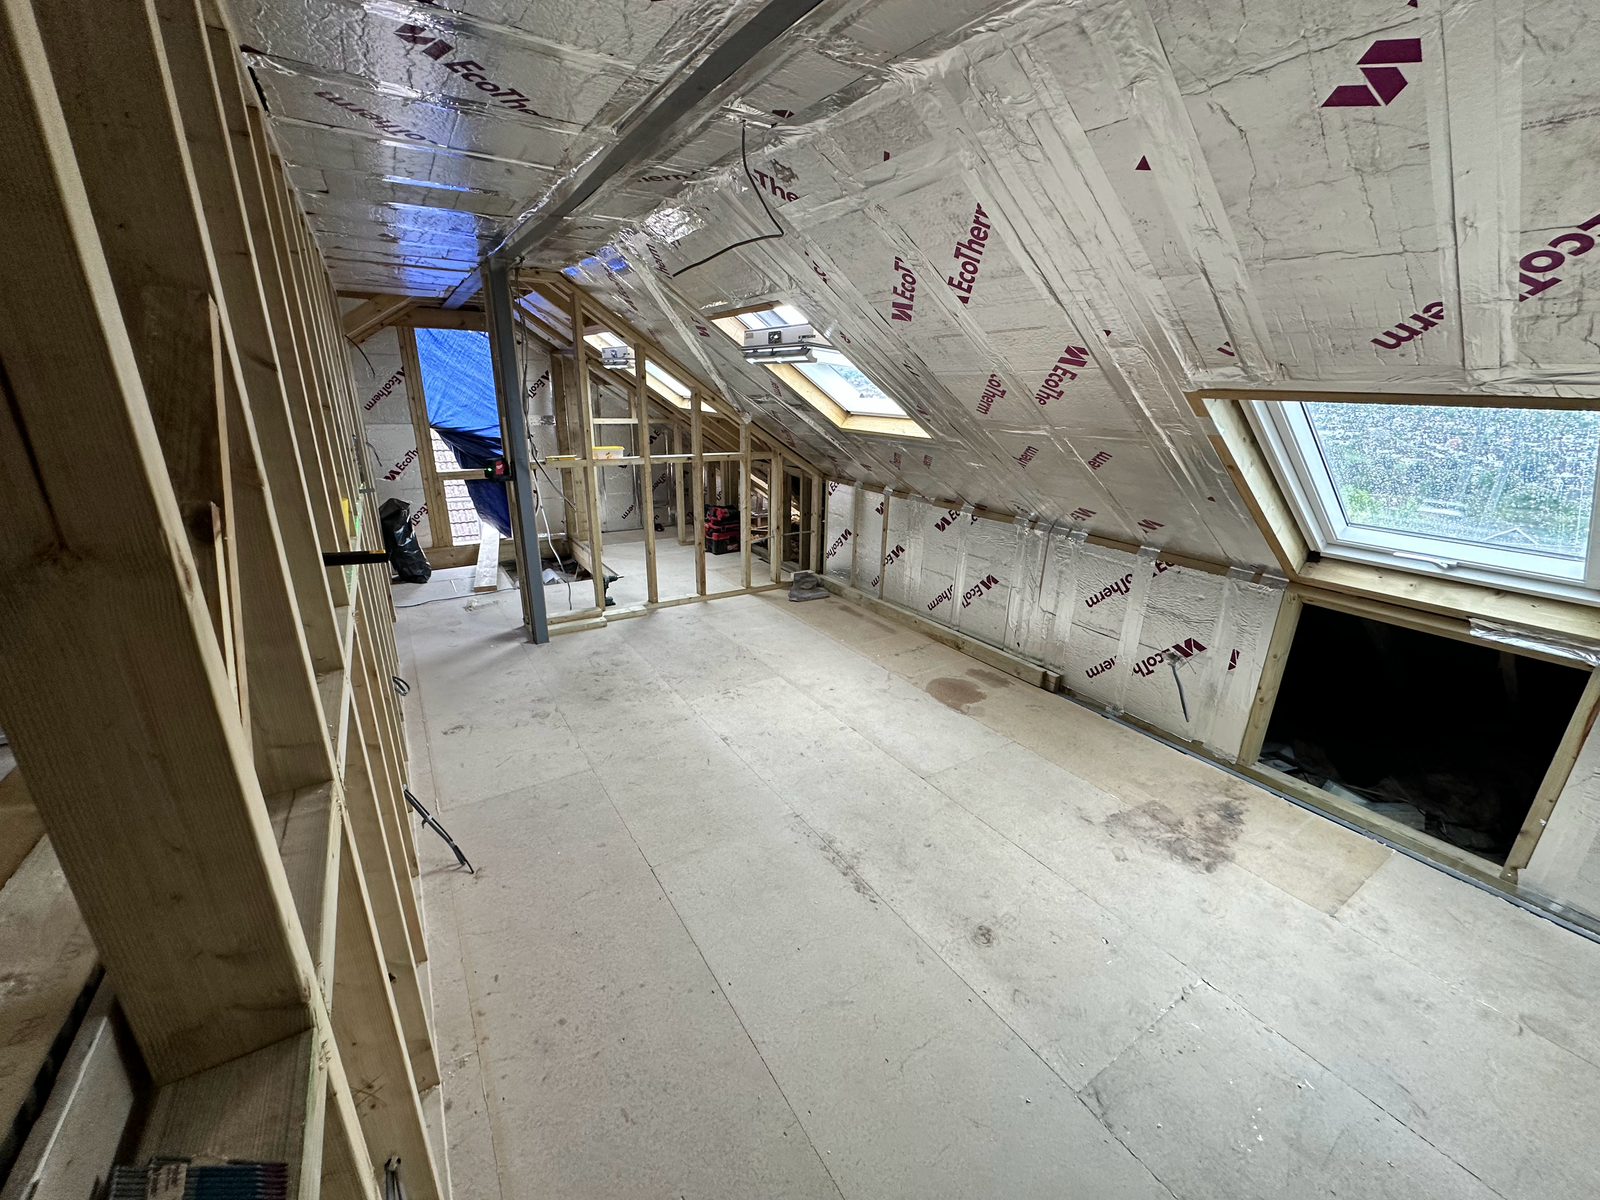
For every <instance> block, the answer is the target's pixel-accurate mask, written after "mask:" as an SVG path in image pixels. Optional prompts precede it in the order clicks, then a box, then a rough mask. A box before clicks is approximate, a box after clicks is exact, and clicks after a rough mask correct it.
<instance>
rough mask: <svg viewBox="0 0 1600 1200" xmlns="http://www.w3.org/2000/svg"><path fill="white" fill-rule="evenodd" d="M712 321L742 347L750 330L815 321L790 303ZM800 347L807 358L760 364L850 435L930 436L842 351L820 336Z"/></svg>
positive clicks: (799, 324)
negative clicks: (849, 432)
mask: <svg viewBox="0 0 1600 1200" xmlns="http://www.w3.org/2000/svg"><path fill="white" fill-rule="evenodd" d="M713 323H714V324H715V325H716V326H717V327H718V328H719V329H721V330H722V331H723V332H724V333H726V334H727V335H728V336H729V337H731V338H733V339H735V340H736V341H738V342H740V343H741V344H743V343H744V341H745V333H746V331H748V330H760V329H793V328H794V327H796V326H810V325H811V319H810V318H809V317H807V316H806V314H805V313H803V312H801V311H800V310H799V309H798V308H796V307H794V305H792V304H774V305H771V306H770V307H767V308H761V309H757V310H754V311H751V312H742V313H738V314H736V315H734V316H732V317H718V318H713ZM801 349H802V350H803V357H799V356H797V357H796V358H795V359H793V360H791V361H783V360H779V361H773V362H763V363H762V365H763V366H764V367H766V369H767V370H769V371H771V372H772V373H773V374H774V375H776V376H777V377H778V378H779V379H781V380H782V381H783V382H784V383H786V384H788V385H789V387H790V388H792V389H793V390H794V391H795V392H796V393H797V394H798V395H799V396H800V398H801V399H802V400H805V401H806V402H807V403H808V404H810V405H811V406H812V407H813V408H815V409H817V410H818V411H819V412H821V413H822V414H823V415H824V416H826V417H827V418H828V419H829V420H830V421H832V422H833V423H834V424H835V425H837V426H839V428H841V429H847V430H849V431H851V432H852V433H885V434H896V435H899V436H901V437H915V438H925V437H927V436H928V434H927V432H926V431H925V430H924V429H923V428H922V426H920V425H919V424H917V422H916V421H915V420H913V419H912V418H911V417H910V416H909V415H908V414H907V413H906V410H905V408H904V407H902V406H901V404H900V403H899V401H897V400H895V398H894V397H892V396H890V395H889V394H888V393H886V392H885V391H883V389H882V388H880V387H878V385H877V384H875V383H874V382H873V381H872V380H871V379H870V378H869V377H868V376H867V374H866V373H865V372H864V371H862V370H861V368H860V367H858V366H857V365H856V364H855V363H853V362H851V361H850V359H849V357H848V356H847V355H846V354H844V352H843V351H841V350H839V349H837V348H836V347H834V346H833V345H832V344H831V343H829V342H828V341H826V340H825V339H823V338H822V337H820V336H815V337H812V336H809V335H808V337H807V339H806V341H805V343H804V346H803V347H802V348H801Z"/></svg>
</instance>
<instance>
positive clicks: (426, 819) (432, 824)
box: [397, 785, 477, 1161]
mask: <svg viewBox="0 0 1600 1200" xmlns="http://www.w3.org/2000/svg"><path fill="white" fill-rule="evenodd" d="M400 790H401V791H402V792H404V793H405V797H406V803H407V804H409V805H410V806H411V807H412V808H413V809H415V810H416V813H417V815H418V816H419V817H421V818H422V823H423V824H424V825H426V826H427V827H428V828H429V829H431V830H433V831H434V832H435V833H437V834H438V835H439V836H440V837H442V838H443V839H444V841H445V845H447V846H449V847H450V849H451V850H453V851H455V855H456V862H457V863H459V864H460V865H461V866H463V867H465V868H466V869H467V873H468V874H470V875H476V874H477V872H476V871H474V870H473V869H472V864H471V863H469V862H468V861H467V856H466V855H465V854H463V853H461V847H460V846H458V845H456V840H455V838H453V837H451V836H450V835H449V834H448V833H446V832H445V828H444V826H443V825H441V824H439V822H438V821H436V820H435V819H434V816H433V814H432V813H431V812H429V811H428V810H427V809H425V808H423V807H422V805H421V804H419V803H418V802H417V798H416V797H415V796H413V795H412V794H411V789H410V788H408V787H405V786H403V785H402V786H401V788H400ZM397 1161H398V1160H397Z"/></svg>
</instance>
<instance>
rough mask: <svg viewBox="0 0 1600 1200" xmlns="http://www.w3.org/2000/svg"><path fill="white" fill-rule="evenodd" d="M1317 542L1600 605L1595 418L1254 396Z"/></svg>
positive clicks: (1268, 447)
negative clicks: (1598, 593) (1258, 398)
mask: <svg viewBox="0 0 1600 1200" xmlns="http://www.w3.org/2000/svg"><path fill="white" fill-rule="evenodd" d="M1246 411H1247V412H1248V413H1249V416H1250V419H1251V424H1252V426H1253V427H1254V429H1255V431H1256V434H1257V436H1258V437H1259V438H1260V441H1261V445H1262V447H1263V449H1264V450H1265V451H1266V453H1267V457H1268V459H1269V461H1270V462H1271V464H1272V467H1273V470H1274V473H1275V474H1276V476H1277V478H1278V483H1279V484H1280V486H1281V487H1282V488H1283V491H1284V495H1285V498H1286V499H1287V500H1288V501H1289V504H1290V507H1291V508H1292V510H1293V511H1294V513H1295V516H1296V519H1297V521H1298V523H1299V525H1300V527H1301V531H1302V532H1303V533H1304V535H1305V537H1306V541H1307V544H1308V546H1309V547H1310V548H1311V549H1313V550H1315V551H1317V552H1318V553H1319V554H1321V555H1323V556H1325V557H1329V558H1342V559H1347V560H1350V561H1354V562H1362V563H1367V564H1369V565H1373V566H1382V567H1388V568H1392V569H1395V570H1404V571H1411V572H1418V573H1422V574H1432V575H1443V576H1447V577H1451V578H1460V579H1464V580H1468V581H1471V582H1475V583H1484V584H1489V585H1492V586H1498V587H1504V588H1509V589H1512V590H1517V591H1524V592H1529V591H1531V592H1538V593H1543V594H1548V595H1553V596H1560V597H1563V598H1565V599H1569V600H1579V601H1584V602H1589V603H1594V602H1595V601H1596V599H1597V597H1596V595H1595V589H1596V588H1597V587H1600V554H1597V553H1596V550H1595V547H1594V545H1593V541H1594V538H1593V534H1594V531H1595V528H1596V521H1595V513H1594V506H1595V473H1596V459H1597V452H1600V413H1594V412H1580V411H1570V410H1553V409H1537V408H1480V407H1469V406H1455V405H1424V404H1416V405H1411V404H1386V403H1376V404H1375V403H1360V402H1342V401H1341V402H1336V403H1323V402H1314V401H1252V402H1250V403H1249V404H1247V405H1246Z"/></svg>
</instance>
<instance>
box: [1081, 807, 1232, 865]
mask: <svg viewBox="0 0 1600 1200" xmlns="http://www.w3.org/2000/svg"><path fill="white" fill-rule="evenodd" d="M1244 812H1245V809H1244V805H1243V804H1241V803H1239V802H1238V801H1237V800H1218V801H1215V802H1213V803H1209V804H1205V805H1202V806H1201V807H1200V808H1199V809H1197V810H1196V811H1195V813H1194V815H1193V818H1192V819H1186V818H1184V817H1182V816H1180V815H1179V814H1177V813H1176V812H1174V811H1173V810H1172V809H1170V808H1168V807H1167V806H1166V805H1165V804H1163V803H1161V801H1159V800H1150V801H1147V802H1146V803H1144V804H1141V805H1139V806H1138V807H1136V808H1127V809H1123V810H1122V811H1121V812H1114V813H1112V814H1111V815H1110V816H1109V817H1107V818H1106V828H1107V829H1109V830H1111V831H1112V832H1113V833H1118V832H1126V833H1129V834H1131V835H1133V836H1134V837H1136V838H1138V839H1139V840H1140V841H1142V842H1145V843H1147V844H1148V845H1151V846H1154V847H1155V848H1157V849H1158V850H1161V851H1164V852H1165V853H1166V854H1167V855H1169V856H1170V857H1171V858H1172V859H1173V860H1174V861H1175V862H1180V863H1182V864H1183V865H1184V866H1186V867H1193V868H1194V869H1195V870H1197V871H1203V872H1205V873H1206V874H1210V873H1211V872H1212V871H1215V870H1216V869H1217V868H1218V867H1220V866H1221V865H1222V864H1223V863H1225V862H1232V861H1233V846H1234V843H1235V842H1237V841H1238V840H1239V834H1240V833H1241V832H1242V831H1243V829H1244Z"/></svg>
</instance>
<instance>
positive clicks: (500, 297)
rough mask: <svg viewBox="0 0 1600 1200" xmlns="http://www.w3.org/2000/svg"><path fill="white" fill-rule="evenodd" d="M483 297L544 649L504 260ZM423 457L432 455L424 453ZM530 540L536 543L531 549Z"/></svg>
mask: <svg viewBox="0 0 1600 1200" xmlns="http://www.w3.org/2000/svg"><path fill="white" fill-rule="evenodd" d="M483 293H484V302H485V307H486V314H485V315H486V316H487V318H488V326H489V357H490V358H491V359H492V360H493V364H494V390H495V394H496V395H497V396H498V397H499V400H500V445H501V450H502V453H504V455H505V459H506V465H507V466H508V467H510V468H511V488H512V500H513V502H514V505H515V510H516V517H517V521H516V526H515V528H513V529H512V531H511V532H512V533H513V534H514V535H515V537H516V550H517V583H518V585H519V589H520V590H521V592H522V618H523V622H524V623H525V624H526V625H527V626H528V634H529V640H531V641H532V642H534V643H535V644H536V645H541V646H542V645H544V644H545V643H546V642H548V641H549V640H550V625H549V621H548V619H547V617H546V614H545V608H544V566H543V560H542V559H541V558H540V556H539V530H538V526H536V525H535V524H534V515H533V478H532V472H531V471H530V469H529V465H528V414H527V412H526V410H525V409H524V408H523V403H522V402H523V396H522V378H521V376H520V375H519V374H518V371H517V348H516V342H515V340H514V337H515V335H514V332H513V326H512V320H511V282H510V280H509V278H508V277H507V275H506V267H505V264H504V263H503V262H500V261H499V260H498V259H493V258H491V259H489V260H488V261H487V262H485V263H484V265H483ZM418 452H419V453H426V451H423V450H422V448H421V447H420V446H419V447H418ZM529 539H532V541H531V544H530V541H529Z"/></svg>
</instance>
